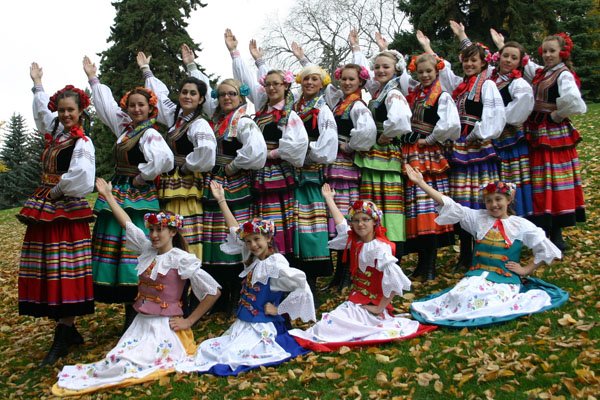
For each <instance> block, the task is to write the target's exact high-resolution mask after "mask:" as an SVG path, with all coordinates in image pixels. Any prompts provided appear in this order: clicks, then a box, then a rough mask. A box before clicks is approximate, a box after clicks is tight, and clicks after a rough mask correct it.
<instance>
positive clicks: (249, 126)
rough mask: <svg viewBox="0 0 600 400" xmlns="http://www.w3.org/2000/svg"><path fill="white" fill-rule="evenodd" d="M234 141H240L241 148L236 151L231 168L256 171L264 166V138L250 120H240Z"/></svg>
mask: <svg viewBox="0 0 600 400" xmlns="http://www.w3.org/2000/svg"><path fill="white" fill-rule="evenodd" d="M236 139H237V140H239V141H240V143H241V144H242V148H241V149H239V150H238V151H237V156H236V157H235V158H234V159H233V161H231V164H233V165H232V166H233V167H235V168H237V169H245V170H256V169H261V168H262V167H264V166H265V162H266V161H267V145H266V143H265V138H264V137H263V135H262V132H261V131H260V128H259V127H258V126H257V125H256V123H255V122H254V121H253V120H252V119H251V118H248V117H242V118H240V120H239V122H238V130H237V138H236Z"/></svg>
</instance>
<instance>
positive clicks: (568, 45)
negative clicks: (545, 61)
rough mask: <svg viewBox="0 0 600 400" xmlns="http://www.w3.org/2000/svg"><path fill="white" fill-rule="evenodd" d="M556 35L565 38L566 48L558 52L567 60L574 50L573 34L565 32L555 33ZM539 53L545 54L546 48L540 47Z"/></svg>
mask: <svg viewBox="0 0 600 400" xmlns="http://www.w3.org/2000/svg"><path fill="white" fill-rule="evenodd" d="M554 36H560V37H562V38H563V39H565V48H564V49H562V50H561V51H560V52H559V53H558V56H559V57H560V58H561V59H563V60H566V59H567V58H569V56H570V55H571V51H573V41H572V40H571V36H569V35H567V34H566V33H564V32H561V33H555V34H554ZM538 53H540V56H542V55H544V49H543V48H542V46H540V47H538Z"/></svg>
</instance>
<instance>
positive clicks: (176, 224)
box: [144, 211, 183, 229]
mask: <svg viewBox="0 0 600 400" xmlns="http://www.w3.org/2000/svg"><path fill="white" fill-rule="evenodd" d="M144 225H145V226H146V228H149V227H150V225H160V226H162V227H165V226H168V227H170V228H175V229H181V228H183V217H182V216H181V215H179V214H165V213H164V212H162V211H161V212H159V213H148V214H146V215H144Z"/></svg>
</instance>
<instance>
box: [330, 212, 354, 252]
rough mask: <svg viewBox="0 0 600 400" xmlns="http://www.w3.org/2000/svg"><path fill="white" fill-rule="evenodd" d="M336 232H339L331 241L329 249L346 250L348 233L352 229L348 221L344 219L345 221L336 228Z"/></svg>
mask: <svg viewBox="0 0 600 400" xmlns="http://www.w3.org/2000/svg"><path fill="white" fill-rule="evenodd" d="M335 230H336V232H337V236H336V237H334V238H333V239H331V240H330V241H329V244H328V247H329V248H330V249H331V250H344V249H345V248H346V244H347V243H348V231H349V230H350V227H349V226H348V221H346V219H345V218H344V220H343V221H342V222H341V223H339V224H337V225H336V226H335Z"/></svg>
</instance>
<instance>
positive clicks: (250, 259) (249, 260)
mask: <svg viewBox="0 0 600 400" xmlns="http://www.w3.org/2000/svg"><path fill="white" fill-rule="evenodd" d="M260 235H261V236H264V237H266V238H267V240H268V239H271V240H269V242H268V244H269V255H270V256H271V255H273V254H275V253H277V252H278V250H277V245H276V244H275V237H274V236H269V235H267V234H265V233H260ZM255 258H256V256H254V254H251V255H250V257H248V258H247V259H246V260H244V261H243V264H244V266H245V267H247V266H248V265H250V264H252V262H253V261H254V259H255Z"/></svg>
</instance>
